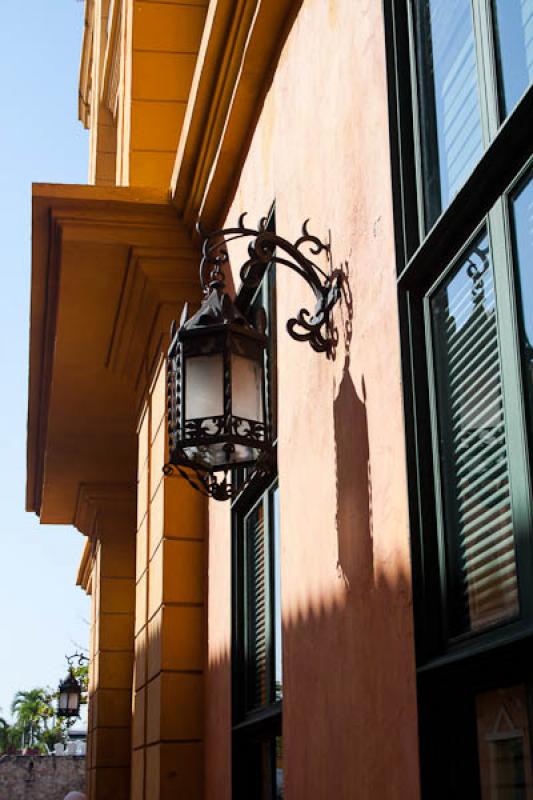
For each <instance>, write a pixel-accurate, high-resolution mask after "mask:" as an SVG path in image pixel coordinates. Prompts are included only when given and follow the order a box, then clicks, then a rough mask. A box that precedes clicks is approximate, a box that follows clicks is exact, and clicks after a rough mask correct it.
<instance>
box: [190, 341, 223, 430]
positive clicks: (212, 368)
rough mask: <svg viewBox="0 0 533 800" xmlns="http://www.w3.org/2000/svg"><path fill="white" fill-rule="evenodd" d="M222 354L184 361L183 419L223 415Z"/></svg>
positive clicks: (194, 357)
mask: <svg viewBox="0 0 533 800" xmlns="http://www.w3.org/2000/svg"><path fill="white" fill-rule="evenodd" d="M223 376H224V370H223V361H222V353H214V354H213V355H211V356H189V357H188V358H186V360H185V418H186V419H200V418H205V417H219V416H222V414H223V413H224V382H223Z"/></svg>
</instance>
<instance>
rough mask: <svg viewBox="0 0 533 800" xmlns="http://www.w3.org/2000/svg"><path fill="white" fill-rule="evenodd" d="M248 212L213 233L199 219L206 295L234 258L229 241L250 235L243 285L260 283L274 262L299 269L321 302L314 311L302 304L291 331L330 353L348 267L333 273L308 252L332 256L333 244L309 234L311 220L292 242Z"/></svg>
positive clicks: (290, 328) (241, 275) (249, 285)
mask: <svg viewBox="0 0 533 800" xmlns="http://www.w3.org/2000/svg"><path fill="white" fill-rule="evenodd" d="M245 217H246V213H244V214H241V216H240V217H239V221H238V224H237V226H236V227H235V228H224V229H221V230H218V231H213V232H211V233H206V232H205V231H204V230H203V228H202V226H201V224H200V223H198V225H197V230H198V232H199V234H200V235H201V236H202V238H203V246H202V261H201V263H200V282H201V285H202V289H203V292H204V295H206V296H207V295H208V294H209V291H210V288H211V287H212V286H213V284H214V283H215V284H216V282H217V281H223V280H224V273H223V265H224V264H226V263H227V262H228V251H227V245H228V244H229V242H232V241H235V240H236V239H244V238H249V239H251V241H250V243H249V245H248V260H247V261H246V262H245V263H244V264H243V265H242V267H241V269H240V277H241V280H242V284H243V286H245V287H247V288H255V287H257V286H258V285H259V283H260V281H261V278H262V276H263V273H264V270H265V267H266V266H267V265H268V264H269V263H270V262H274V263H276V264H283V265H284V266H286V267H289V268H290V269H291V270H293V271H294V272H296V273H298V275H300V277H302V278H303V279H304V281H305V282H306V283H307V284H308V285H309V286H310V287H311V289H312V291H313V293H314V295H315V299H316V304H315V308H314V311H313V312H310V311H309V310H308V309H307V308H302V309H301V310H300V311H299V312H298V313H297V314H296V316H295V317H291V319H289V320H288V322H287V331H288V333H289V335H290V336H291V337H292V338H293V339H296V340H297V341H299V342H309V344H310V345H311V347H312V348H313V350H315V351H316V352H318V353H328V352H330V350H331V347H332V345H333V340H332V335H331V332H330V331H329V330H328V325H329V314H330V311H331V309H332V308H333V306H334V305H335V303H336V302H337V301H338V300H339V299H340V296H341V280H342V272H341V270H333V271H332V272H331V273H330V274H329V275H328V274H327V273H326V272H324V270H322V269H321V268H320V267H319V266H318V265H317V264H316V263H315V261H314V260H312V259H311V258H310V257H309V256H308V255H306V254H305V252H304V249H306V248H307V250H308V252H309V254H310V255H311V256H318V255H320V254H321V253H326V254H328V255H329V252H330V247H329V244H325V243H324V242H321V241H320V239H319V238H318V237H317V236H314V235H313V234H311V233H309V231H308V229H307V224H308V222H309V220H306V221H305V222H304V224H303V226H302V235H301V236H300V237H299V238H298V239H297V240H296V241H295V242H294V244H291V242H289V241H287V239H284V238H283V237H281V236H279V235H278V234H277V233H274V232H273V231H271V230H268V229H267V218H266V217H263V218H262V219H261V220H260V221H259V224H258V226H257V229H255V228H249V227H247V225H246V224H245Z"/></svg>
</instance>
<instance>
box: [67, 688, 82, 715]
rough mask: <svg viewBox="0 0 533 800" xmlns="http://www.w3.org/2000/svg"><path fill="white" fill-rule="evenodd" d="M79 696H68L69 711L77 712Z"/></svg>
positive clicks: (71, 694)
mask: <svg viewBox="0 0 533 800" xmlns="http://www.w3.org/2000/svg"><path fill="white" fill-rule="evenodd" d="M79 697H80V696H79V694H78V693H77V692H70V694H69V696H68V710H69V711H77V710H78V703H79Z"/></svg>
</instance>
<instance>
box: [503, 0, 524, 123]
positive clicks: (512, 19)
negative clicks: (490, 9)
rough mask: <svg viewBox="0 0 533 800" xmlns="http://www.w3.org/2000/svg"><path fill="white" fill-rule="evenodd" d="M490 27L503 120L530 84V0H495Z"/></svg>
mask: <svg viewBox="0 0 533 800" xmlns="http://www.w3.org/2000/svg"><path fill="white" fill-rule="evenodd" d="M494 27H495V30H496V47H497V52H498V68H499V82H500V95H501V105H502V109H501V111H502V117H503V118H504V117H506V116H507V115H508V114H509V113H510V112H511V111H512V110H513V108H514V107H515V105H516V104H517V102H518V101H519V100H520V98H521V97H522V95H523V94H524V92H525V91H526V89H527V88H528V86H530V84H531V83H532V81H533V0H495V2H494Z"/></svg>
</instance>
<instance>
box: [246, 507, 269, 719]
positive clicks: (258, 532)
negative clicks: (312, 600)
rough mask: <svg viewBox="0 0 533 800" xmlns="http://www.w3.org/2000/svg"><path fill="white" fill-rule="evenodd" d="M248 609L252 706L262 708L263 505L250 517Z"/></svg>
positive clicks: (264, 663)
mask: <svg viewBox="0 0 533 800" xmlns="http://www.w3.org/2000/svg"><path fill="white" fill-rule="evenodd" d="M246 528H247V542H248V548H247V549H248V594H249V597H248V600H249V602H248V609H249V615H250V617H249V662H250V665H249V666H250V677H251V686H250V690H251V691H250V698H249V700H250V705H251V706H252V707H259V706H263V705H265V703H266V702H267V699H268V698H267V596H266V595H267V587H266V580H267V560H266V544H267V543H266V541H265V518H264V508H263V504H262V503H260V504H259V505H258V506H257V508H256V509H255V510H254V511H253V512H252V513H251V514H250V516H249V517H248V520H247V523H246Z"/></svg>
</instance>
